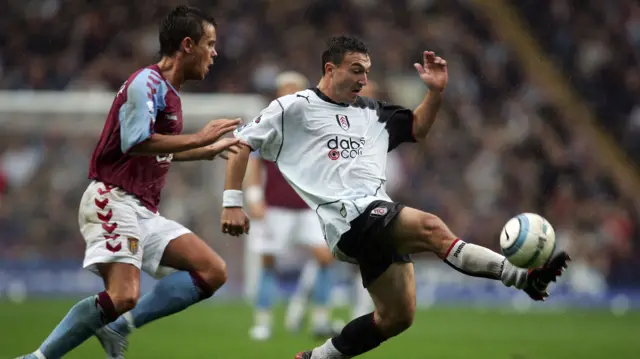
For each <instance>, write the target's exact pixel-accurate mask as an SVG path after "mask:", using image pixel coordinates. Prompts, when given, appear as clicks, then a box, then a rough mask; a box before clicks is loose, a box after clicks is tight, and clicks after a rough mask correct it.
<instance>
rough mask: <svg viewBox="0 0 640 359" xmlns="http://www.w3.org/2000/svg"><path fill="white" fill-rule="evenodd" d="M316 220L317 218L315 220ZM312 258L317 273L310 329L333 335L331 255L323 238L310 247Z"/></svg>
mask: <svg viewBox="0 0 640 359" xmlns="http://www.w3.org/2000/svg"><path fill="white" fill-rule="evenodd" d="M316 222H317V220H316ZM311 251H312V253H313V256H314V259H315V260H316V262H317V263H318V274H317V276H316V280H315V283H314V287H313V295H312V299H313V308H312V311H311V330H312V332H313V334H314V335H316V336H318V337H325V338H326V337H327V336H329V337H330V336H333V335H334V334H335V333H334V330H333V327H332V325H331V307H330V305H331V303H330V300H331V289H332V288H333V283H334V278H333V277H334V271H333V266H332V264H333V263H334V259H333V255H332V254H331V251H330V250H329V247H327V245H326V243H324V240H323V241H322V244H320V245H318V244H317V245H315V246H313V247H311Z"/></svg>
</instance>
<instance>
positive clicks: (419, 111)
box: [413, 51, 448, 140]
mask: <svg viewBox="0 0 640 359" xmlns="http://www.w3.org/2000/svg"><path fill="white" fill-rule="evenodd" d="M413 66H414V67H415V68H416V70H417V71H418V75H419V76H420V79H422V81H423V82H424V83H425V84H426V85H427V87H428V88H429V91H428V92H427V95H426V96H425V98H424V100H422V103H420V105H418V107H417V108H416V109H415V110H414V111H413V135H414V137H415V138H416V140H423V139H425V138H426V137H427V134H428V133H429V130H430V129H431V126H432V125H433V123H434V122H435V120H436V114H437V113H438V110H440V104H441V103H442V92H443V91H444V89H445V87H447V82H448V73H447V62H446V61H445V60H443V59H442V58H440V57H437V56H436V55H435V54H434V53H433V52H431V51H425V52H424V54H423V64H418V63H415V64H413Z"/></svg>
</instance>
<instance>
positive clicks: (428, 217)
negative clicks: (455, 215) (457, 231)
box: [419, 213, 455, 253]
mask: <svg viewBox="0 0 640 359" xmlns="http://www.w3.org/2000/svg"><path fill="white" fill-rule="evenodd" d="M419 231H420V238H421V239H422V241H423V242H424V245H425V247H426V248H425V249H427V250H429V251H432V252H435V253H440V252H442V250H443V248H444V247H446V246H447V243H450V241H451V240H455V236H454V235H453V233H452V232H451V230H450V229H449V227H447V225H446V224H445V223H444V222H443V221H442V219H440V217H438V216H436V215H433V214H431V213H424V214H423V215H422V217H421V218H420V229H419ZM444 250H446V248H444Z"/></svg>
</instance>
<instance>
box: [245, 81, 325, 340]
mask: <svg viewBox="0 0 640 359" xmlns="http://www.w3.org/2000/svg"><path fill="white" fill-rule="evenodd" d="M308 85H309V83H308V80H307V79H306V77H304V76H303V75H302V74H300V73H297V72H294V71H287V72H283V73H281V74H280V75H278V76H277V78H276V86H277V95H278V97H281V96H285V95H288V94H293V93H296V92H298V91H300V90H304V89H305V88H307V87H308ZM245 185H246V189H245V192H246V193H247V196H246V197H247V204H248V209H249V215H250V216H251V218H252V230H251V234H250V235H249V237H248V240H249V250H251V251H253V252H256V253H258V254H260V255H261V260H262V263H261V264H262V268H261V269H262V270H261V273H260V277H259V279H258V286H257V293H256V300H255V317H254V325H253V327H251V329H250V331H249V336H250V337H251V338H252V339H254V340H267V339H269V338H270V337H271V333H272V322H273V318H272V307H273V304H274V301H275V299H276V298H277V296H278V289H279V286H278V280H277V273H276V260H277V258H282V256H284V255H291V254H295V253H294V252H293V251H292V249H300V248H299V247H302V249H305V250H307V251H308V252H311V253H312V254H313V258H311V259H308V260H307V262H306V264H305V265H304V267H303V270H302V274H301V276H300V279H299V284H298V286H297V287H298V290H296V293H295V294H294V295H293V296H292V298H291V299H290V301H289V305H288V307H287V315H286V317H285V325H286V327H287V329H289V330H291V331H295V330H298V329H299V328H300V326H301V324H302V319H303V316H304V313H305V306H306V302H307V298H308V297H309V296H312V297H313V304H314V307H313V310H312V313H311V329H312V331H313V333H314V335H316V336H317V337H321V338H325V339H326V338H327V337H331V336H333V335H334V334H335V332H334V330H333V328H332V326H331V324H330V320H329V319H330V318H329V316H330V308H329V299H330V294H331V289H332V284H333V280H332V277H333V271H332V268H331V264H333V262H334V261H333V256H332V255H331V251H330V250H329V248H328V247H327V244H326V243H325V241H324V236H323V234H322V229H321V228H320V222H319V221H318V217H317V216H316V214H315V212H314V211H313V210H312V209H311V208H309V206H308V205H307V204H306V203H305V202H304V201H303V200H302V199H301V198H300V196H298V194H297V193H296V192H295V191H294V190H293V189H292V188H291V186H290V185H289V184H288V183H287V181H286V180H285V179H284V178H283V177H282V174H281V173H280V171H279V170H278V167H277V166H276V165H275V164H274V163H273V162H270V161H265V160H263V159H262V158H260V155H259V154H258V152H254V153H252V154H251V159H250V160H249V164H248V168H247V177H246V178H245Z"/></svg>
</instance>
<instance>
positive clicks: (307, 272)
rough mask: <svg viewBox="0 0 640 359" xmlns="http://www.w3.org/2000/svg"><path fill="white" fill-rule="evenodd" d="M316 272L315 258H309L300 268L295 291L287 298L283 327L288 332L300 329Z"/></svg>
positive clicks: (317, 267) (316, 263)
mask: <svg viewBox="0 0 640 359" xmlns="http://www.w3.org/2000/svg"><path fill="white" fill-rule="evenodd" d="M318 270H319V266H318V262H316V260H315V258H311V259H308V260H307V261H306V263H305V264H304V266H303V267H302V271H300V277H299V278H298V284H297V285H296V290H295V292H294V293H293V295H292V296H291V298H289V302H288V304H287V311H286V314H285V321H284V325H285V328H287V330H289V331H293V332H295V331H298V330H300V328H301V327H302V322H303V319H304V314H305V312H306V310H307V303H308V301H309V298H310V297H311V293H312V292H313V288H314V285H315V283H316V277H317V276H318Z"/></svg>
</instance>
